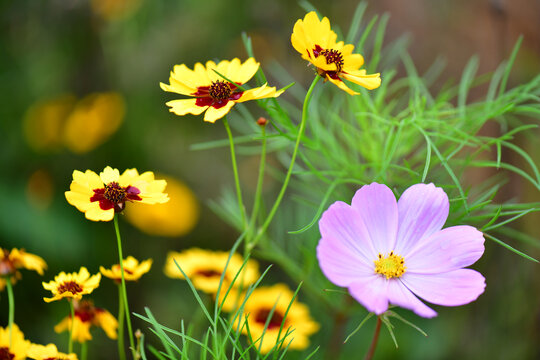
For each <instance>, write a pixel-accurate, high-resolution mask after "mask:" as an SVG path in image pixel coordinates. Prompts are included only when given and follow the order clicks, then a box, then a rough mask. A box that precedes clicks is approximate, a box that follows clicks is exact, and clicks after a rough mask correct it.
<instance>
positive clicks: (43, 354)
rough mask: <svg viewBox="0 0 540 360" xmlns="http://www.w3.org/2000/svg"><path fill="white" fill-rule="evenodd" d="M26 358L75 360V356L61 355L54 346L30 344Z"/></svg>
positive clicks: (35, 359) (36, 359)
mask: <svg viewBox="0 0 540 360" xmlns="http://www.w3.org/2000/svg"><path fill="white" fill-rule="evenodd" d="M28 357H29V358H30V359H34V360H77V355H76V354H69V355H68V354H64V353H61V352H60V351H58V348H57V347H56V345H54V344H49V345H46V346H43V345H38V344H32V345H31V346H30V349H29V350H28ZM0 359H1V358H0Z"/></svg>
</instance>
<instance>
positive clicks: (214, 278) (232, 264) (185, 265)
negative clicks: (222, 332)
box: [164, 248, 259, 294]
mask: <svg viewBox="0 0 540 360" xmlns="http://www.w3.org/2000/svg"><path fill="white" fill-rule="evenodd" d="M228 257H229V253H228V252H227V251H208V250H202V249H198V248H193V249H189V250H185V251H183V252H174V251H171V252H170V253H169V254H168V256H167V261H166V262H165V269H164V271H165V275H167V276H168V277H171V278H177V279H184V276H183V275H182V273H181V272H180V270H179V269H178V267H177V266H176V264H175V261H176V263H178V265H180V267H181V268H182V270H183V271H184V273H185V274H186V275H187V276H188V277H189V279H190V280H191V282H192V283H193V286H195V287H196V288H197V289H199V290H202V291H204V292H205V293H208V294H215V293H216V292H217V290H218V287H219V282H220V279H221V274H222V273H223V271H224V270H225V275H224V277H223V283H222V285H221V292H225V291H227V288H228V287H229V286H230V285H231V283H232V281H233V280H234V277H235V276H236V274H237V273H238V272H239V271H240V268H241V267H242V264H243V263H244V261H243V259H242V257H241V256H240V255H239V254H233V255H232V256H231V259H230V260H229V264H228V265H227V269H225V264H226V263H227V259H228ZM242 272H243V274H242V273H240V274H238V277H237V278H236V281H235V282H234V284H233V286H240V285H242V286H243V287H244V288H245V287H247V286H249V285H251V284H253V283H254V282H255V281H257V279H258V278H259V265H258V264H257V262H256V261H255V260H248V262H247V263H246V265H245V266H244V268H243V269H242Z"/></svg>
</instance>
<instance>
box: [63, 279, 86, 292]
mask: <svg viewBox="0 0 540 360" xmlns="http://www.w3.org/2000/svg"><path fill="white" fill-rule="evenodd" d="M57 290H58V293H59V294H62V293H65V292H68V291H69V292H70V293H72V294H76V293H80V292H81V291H82V290H83V289H82V287H81V286H80V285H79V284H77V283H76V282H75V281H65V282H63V283H62V284H60V285H58V288H57Z"/></svg>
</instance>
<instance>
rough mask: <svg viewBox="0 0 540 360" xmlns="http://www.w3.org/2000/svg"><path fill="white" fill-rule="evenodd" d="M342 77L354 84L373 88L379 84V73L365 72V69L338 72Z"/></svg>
mask: <svg viewBox="0 0 540 360" xmlns="http://www.w3.org/2000/svg"><path fill="white" fill-rule="evenodd" d="M340 75H341V76H342V77H343V78H345V79H347V80H349V81H352V82H353V83H355V84H358V85H360V86H363V87H365V88H366V89H368V90H373V89H376V88H378V87H379V86H381V74H379V73H377V74H369V75H367V74H366V70H356V71H352V72H347V73H345V72H344V73H342V74H340Z"/></svg>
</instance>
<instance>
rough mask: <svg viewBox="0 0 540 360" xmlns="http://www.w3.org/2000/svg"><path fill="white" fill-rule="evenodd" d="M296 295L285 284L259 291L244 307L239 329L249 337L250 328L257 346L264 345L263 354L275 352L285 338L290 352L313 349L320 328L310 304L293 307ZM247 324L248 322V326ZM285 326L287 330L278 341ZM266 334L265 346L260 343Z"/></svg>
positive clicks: (236, 325) (262, 347)
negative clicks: (314, 336)
mask: <svg viewBox="0 0 540 360" xmlns="http://www.w3.org/2000/svg"><path fill="white" fill-rule="evenodd" d="M293 296H294V293H293V292H292V291H291V290H290V289H289V287H288V286H287V285H285V284H276V285H274V286H270V287H260V288H257V289H255V290H254V291H253V292H252V293H251V295H250V297H249V298H248V300H247V301H246V303H245V305H244V309H243V315H242V316H243V317H242V321H241V322H240V325H238V323H237V322H235V325H234V326H235V328H237V327H238V326H240V328H241V330H242V333H244V334H248V330H247V325H248V326H249V332H250V334H251V339H252V341H253V342H254V344H255V347H257V348H258V347H259V346H260V349H261V353H263V354H264V353H267V352H269V351H270V350H272V348H273V347H274V346H276V343H277V342H278V341H280V340H283V339H284V338H285V339H284V341H283V343H282V344H281V348H285V347H287V346H289V349H296V350H303V349H305V348H307V347H308V346H309V336H310V335H311V334H313V333H315V332H317V331H318V330H319V327H320V326H319V324H318V323H317V322H316V321H314V320H313V319H312V318H311V315H310V313H309V308H308V307H307V305H305V304H302V303H300V302H298V301H296V300H295V301H294V302H293V303H292V305H291V306H290V308H289V304H290V303H291V301H292V299H293ZM274 307H275V308H274ZM287 308H289V311H288V313H287V317H285V313H286V312H287ZM272 309H274V312H273V313H272V317H271V318H270V319H268V317H269V316H270V313H271V312H272ZM267 321H268V327H267V328H266V332H265V331H264V328H265V324H266V322H267ZM245 322H247V325H246V324H245ZM282 323H283V329H282V331H281V334H280V336H279V339H278V334H279V329H280V328H281V324H282ZM287 332H289V334H288V335H286V334H287ZM263 333H264V338H263V339H262V345H261V344H260V341H261V337H262V335H263ZM289 343H290V345H289Z"/></svg>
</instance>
